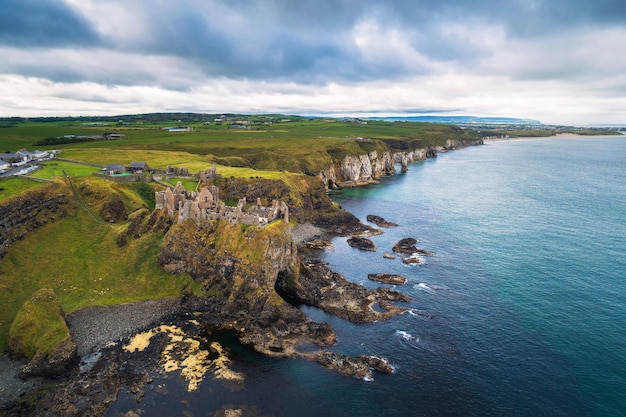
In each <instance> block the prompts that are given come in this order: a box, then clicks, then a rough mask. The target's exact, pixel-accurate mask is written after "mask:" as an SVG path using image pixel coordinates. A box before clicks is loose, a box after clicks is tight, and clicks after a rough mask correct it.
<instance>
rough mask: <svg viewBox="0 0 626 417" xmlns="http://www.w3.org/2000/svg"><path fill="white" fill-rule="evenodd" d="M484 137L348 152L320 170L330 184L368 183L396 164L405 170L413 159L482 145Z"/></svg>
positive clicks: (321, 176)
mask: <svg viewBox="0 0 626 417" xmlns="http://www.w3.org/2000/svg"><path fill="white" fill-rule="evenodd" d="M482 143H483V141H482V139H477V140H458V139H449V140H447V141H446V144H445V145H444V146H429V147H426V148H419V149H414V150H409V151H400V152H395V153H391V152H389V151H384V152H378V151H375V150H374V151H371V152H369V153H367V154H362V155H357V156H355V155H348V156H346V157H345V158H344V159H343V160H341V161H338V162H335V163H333V164H332V165H331V166H330V167H329V168H328V169H325V170H322V171H320V172H319V173H318V177H319V178H320V179H321V180H322V182H323V183H324V185H325V186H326V188H335V187H336V186H348V187H350V186H358V185H365V184H369V183H372V182H375V181H376V180H378V179H380V178H381V177H383V176H385V175H391V174H394V173H395V172H396V169H395V164H396V163H397V164H400V166H401V169H402V171H403V172H404V171H406V170H407V169H408V165H409V163H411V162H415V161H419V160H423V159H426V158H434V157H436V156H437V153H438V152H447V151H449V150H453V149H461V148H464V147H467V146H473V145H481V144H482Z"/></svg>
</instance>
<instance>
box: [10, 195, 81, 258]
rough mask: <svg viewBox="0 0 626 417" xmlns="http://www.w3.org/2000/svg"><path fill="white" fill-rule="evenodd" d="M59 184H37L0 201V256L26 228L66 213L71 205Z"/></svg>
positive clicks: (26, 230)
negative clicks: (39, 186) (39, 185)
mask: <svg viewBox="0 0 626 417" xmlns="http://www.w3.org/2000/svg"><path fill="white" fill-rule="evenodd" d="M68 192H69V191H68V190H67V189H66V188H65V187H64V186H63V185H62V184H50V185H47V186H44V187H42V188H37V189H35V190H31V191H28V192H25V193H22V194H20V195H18V196H16V197H13V198H10V199H8V200H6V201H3V202H2V204H0V259H2V258H3V257H4V255H6V252H7V250H8V248H9V246H10V245H11V244H12V243H13V242H16V241H18V240H20V239H23V238H24V237H25V236H26V235H27V234H28V233H29V232H31V231H33V230H35V229H38V228H40V227H41V226H43V225H45V224H47V223H51V222H54V221H57V220H59V219H61V218H63V217H66V216H67V215H68V213H69V212H70V210H72V208H73V205H72V204H73V203H72V202H71V201H70V199H69V198H68Z"/></svg>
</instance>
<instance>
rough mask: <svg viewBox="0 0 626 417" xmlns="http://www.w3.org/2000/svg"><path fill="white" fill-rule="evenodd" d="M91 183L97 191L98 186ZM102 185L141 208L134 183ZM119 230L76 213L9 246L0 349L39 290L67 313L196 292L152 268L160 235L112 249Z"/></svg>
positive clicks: (2, 281)
mask: <svg viewBox="0 0 626 417" xmlns="http://www.w3.org/2000/svg"><path fill="white" fill-rule="evenodd" d="M94 180H95V179H89V181H94ZM93 184H95V185H93ZM93 184H92V186H93V187H94V188H98V189H100V190H101V191H102V187H101V186H102V185H103V184H100V183H99V181H97V180H95V182H94V183H93ZM105 184H106V186H110V187H113V188H111V190H114V189H115V188H123V189H122V190H119V191H118V192H120V193H121V194H122V198H123V200H124V201H125V204H126V205H127V206H129V207H131V208H132V207H135V208H137V207H139V206H141V205H143V204H144V201H143V199H142V198H141V197H140V195H139V194H140V193H141V190H133V187H138V186H137V185H130V187H129V188H125V187H122V186H120V185H119V184H114V183H105ZM80 185H81V183H80V181H78V184H77V186H79V187H80ZM96 195H97V194H96ZM87 200H89V199H87ZM93 200H94V201H86V203H87V204H88V205H91V206H92V207H93V208H94V209H97V202H96V201H95V200H96V199H95V196H94V198H93ZM96 212H97V211H96ZM124 227H126V226H125V225H124V224H120V225H103V224H100V223H96V222H95V221H94V220H93V219H92V218H91V217H90V216H89V215H88V214H87V213H86V212H85V211H84V210H82V209H81V210H78V211H77V212H76V213H75V214H73V215H71V216H69V217H67V218H65V219H63V221H60V222H55V223H52V224H49V225H46V226H44V227H42V228H40V229H38V230H36V231H33V232H31V233H30V234H29V235H28V236H27V238H26V239H24V240H21V241H18V242H16V243H14V244H13V245H12V246H11V248H10V250H9V252H8V254H7V255H6V257H5V258H4V259H2V260H1V261H0V294H2V305H3V308H2V309H0V351H3V350H4V349H5V348H6V346H7V341H8V339H7V337H8V330H9V327H10V325H11V322H12V320H13V318H14V317H15V314H16V313H17V311H18V310H19V308H20V307H21V306H22V304H23V303H24V302H25V301H26V300H28V299H29V298H30V297H31V296H32V295H33V294H34V293H35V292H36V291H37V290H39V289H41V288H51V289H53V290H54V292H55V293H56V294H57V296H58V298H59V300H60V302H61V304H62V306H63V309H64V310H65V312H67V313H71V312H72V311H75V310H77V309H79V308H82V307H85V306H91V305H110V304H117V303H122V302H128V301H137V300H144V299H151V298H159V297H176V296H179V295H180V294H181V289H182V288H183V287H184V286H189V287H190V288H191V289H192V290H194V291H196V292H197V291H199V288H200V286H199V285H198V284H197V283H195V282H194V281H193V280H192V279H191V278H190V277H188V276H173V275H170V274H167V273H166V272H164V271H163V270H162V269H161V268H160V267H159V266H158V265H157V263H156V256H157V253H158V250H159V247H160V244H161V241H162V239H163V236H162V235H161V234H158V233H148V234H146V235H144V236H142V237H141V238H140V239H137V240H132V239H131V240H129V243H128V245H127V246H125V247H123V248H119V247H117V245H116V243H115V239H116V237H117V235H118V233H120V232H121V231H122V230H123V229H124ZM113 260H114V261H113Z"/></svg>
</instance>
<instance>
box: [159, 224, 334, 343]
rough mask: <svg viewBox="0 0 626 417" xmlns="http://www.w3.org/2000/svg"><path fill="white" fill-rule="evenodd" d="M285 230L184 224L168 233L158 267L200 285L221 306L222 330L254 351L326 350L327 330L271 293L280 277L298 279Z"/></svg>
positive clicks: (293, 249)
mask: <svg viewBox="0 0 626 417" xmlns="http://www.w3.org/2000/svg"><path fill="white" fill-rule="evenodd" d="M288 227H289V226H288V225H286V224H285V223H284V222H275V223H272V224H271V225H269V226H268V227H266V228H259V227H246V226H242V225H236V224H235V225H233V224H228V222H224V221H211V222H202V223H201V224H196V223H194V222H191V221H187V222H184V223H181V224H179V225H175V226H173V227H172V228H171V229H170V230H169V231H168V233H167V234H166V236H165V240H164V243H163V246H162V248H161V251H160V253H159V257H158V262H159V264H160V265H161V266H162V267H163V268H164V269H165V270H166V271H168V272H171V273H189V274H190V275H191V276H192V277H194V278H195V279H196V280H199V281H202V282H203V283H204V286H205V289H206V290H207V291H208V293H209V294H210V295H213V296H214V297H215V298H216V300H220V301H221V302H222V303H223V305H222V308H221V313H222V314H223V327H224V328H231V329H234V330H236V331H238V332H239V337H240V340H241V341H242V342H244V343H248V344H251V345H252V346H253V347H255V349H257V350H258V351H261V352H264V353H270V354H285V355H287V354H291V353H292V351H293V348H294V346H295V345H297V344H298V343H302V342H303V341H312V342H315V343H318V344H321V345H328V344H330V343H332V342H333V341H334V339H335V336H334V333H333V331H332V329H331V328H330V327H329V326H328V325H325V324H318V323H314V322H312V321H311V320H310V319H309V318H308V317H307V316H306V315H305V314H304V313H302V312H301V311H300V310H298V309H297V308H295V307H293V306H292V305H290V304H288V303H287V302H286V301H285V300H284V299H283V298H282V297H281V296H280V295H278V294H277V293H276V290H275V285H276V281H277V280H278V278H279V277H281V279H282V280H287V281H289V280H290V279H295V277H296V276H297V274H298V268H299V262H298V255H297V248H296V246H295V244H294V242H293V240H292V239H291V235H290V233H289V230H288ZM290 277H294V278H290Z"/></svg>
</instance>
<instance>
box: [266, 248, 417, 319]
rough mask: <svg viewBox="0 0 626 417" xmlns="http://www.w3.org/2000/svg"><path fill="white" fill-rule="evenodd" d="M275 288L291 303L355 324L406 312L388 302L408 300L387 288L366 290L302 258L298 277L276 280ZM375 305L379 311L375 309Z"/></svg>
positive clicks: (315, 262) (316, 263) (319, 263)
mask: <svg viewBox="0 0 626 417" xmlns="http://www.w3.org/2000/svg"><path fill="white" fill-rule="evenodd" d="M276 288H277V291H278V292H279V293H280V294H281V295H282V296H283V297H284V298H285V299H287V300H289V301H290V302H292V303H293V304H306V305H310V306H313V307H318V308H321V309H322V310H324V311H326V312H328V313H330V314H333V315H335V316H337V317H342V318H344V319H347V320H350V321H352V322H355V323H372V322H375V321H382V320H387V319H390V318H391V317H393V316H395V315H398V314H401V313H403V312H405V311H406V309H404V308H402V307H398V306H395V305H393V304H392V303H391V302H392V301H404V302H408V301H410V300H411V299H410V297H408V296H407V295H405V294H402V293H400V292H398V291H393V290H390V289H387V288H377V289H374V290H368V289H366V288H365V287H363V286H362V285H358V284H355V283H353V282H350V281H348V280H347V279H345V278H344V277H343V276H342V275H341V274H338V273H336V272H333V271H332V270H331V269H330V268H328V267H327V266H326V265H325V264H324V263H323V262H321V261H317V260H307V261H303V262H302V264H301V266H300V275H299V277H294V279H290V280H288V279H281V277H279V280H278V281H277V282H276ZM376 305H378V307H380V309H381V310H382V311H379V310H377V309H375V308H374V307H375V306H376Z"/></svg>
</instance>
